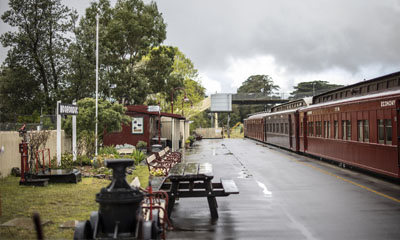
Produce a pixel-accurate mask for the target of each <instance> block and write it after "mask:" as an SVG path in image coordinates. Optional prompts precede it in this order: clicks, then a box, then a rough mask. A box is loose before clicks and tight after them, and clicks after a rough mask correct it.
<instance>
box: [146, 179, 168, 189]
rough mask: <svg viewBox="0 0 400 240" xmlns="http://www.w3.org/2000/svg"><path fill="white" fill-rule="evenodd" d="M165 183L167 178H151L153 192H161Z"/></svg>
mask: <svg viewBox="0 0 400 240" xmlns="http://www.w3.org/2000/svg"><path fill="white" fill-rule="evenodd" d="M164 181H165V177H155V176H151V178H149V185H150V186H151V187H152V189H153V191H158V190H160V188H161V186H162V185H163V183H164Z"/></svg>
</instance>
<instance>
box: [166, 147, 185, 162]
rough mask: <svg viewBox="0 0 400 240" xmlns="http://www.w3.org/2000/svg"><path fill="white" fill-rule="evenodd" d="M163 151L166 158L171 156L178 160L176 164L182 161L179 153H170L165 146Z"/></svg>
mask: <svg viewBox="0 0 400 240" xmlns="http://www.w3.org/2000/svg"><path fill="white" fill-rule="evenodd" d="M164 150H165V153H166V154H167V155H168V156H173V157H176V158H178V159H179V161H178V162H180V161H181V159H182V154H181V153H180V152H173V151H171V149H170V148H169V147H168V146H166V147H165V148H164Z"/></svg>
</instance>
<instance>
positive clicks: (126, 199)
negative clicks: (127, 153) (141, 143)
mask: <svg viewBox="0 0 400 240" xmlns="http://www.w3.org/2000/svg"><path fill="white" fill-rule="evenodd" d="M133 164H134V161H133V160H131V159H113V160H106V161H105V165H106V166H107V167H109V168H112V169H113V178H112V182H111V183H110V185H108V186H107V187H106V188H102V189H101V191H100V193H98V194H96V202H98V203H99V204H100V206H99V211H98V212H97V211H96V212H92V214H91V215H90V220H86V221H85V222H79V223H78V224H77V226H76V228H75V233H74V239H158V238H159V236H160V231H159V223H158V221H156V220H157V219H158V216H157V215H158V211H155V212H153V215H156V216H154V217H153V218H152V220H150V221H145V220H143V213H142V201H143V199H144V194H143V193H142V192H140V190H139V189H138V188H132V187H131V186H129V184H128V183H127V181H126V179H125V170H126V168H127V167H129V166H132V165H133Z"/></svg>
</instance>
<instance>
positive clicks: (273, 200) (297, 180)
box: [167, 139, 400, 240]
mask: <svg viewBox="0 0 400 240" xmlns="http://www.w3.org/2000/svg"><path fill="white" fill-rule="evenodd" d="M185 160H186V161H187V162H210V163H212V164H213V169H214V175H215V177H214V181H219V179H220V178H229V179H233V180H234V181H235V182H236V185H237V186H238V187H239V190H240V194H239V195H230V196H228V197H220V198H217V201H218V205H219V208H218V213H219V219H218V220H215V221H213V220H211V216H210V212H209V208H208V203H207V200H206V199H205V198H204V199H203V198H193V199H187V198H185V199H180V200H179V201H178V204H176V205H175V208H174V211H173V213H172V217H171V218H172V221H173V223H174V226H175V230H173V231H170V232H168V235H167V237H168V239H335V240H336V239H399V236H400V186H399V185H396V184H392V183H388V182H385V181H382V180H378V179H376V178H373V177H370V176H366V175H364V174H361V173H357V172H353V171H350V170H347V169H342V168H339V167H335V166H332V165H330V164H326V163H323V162H320V161H317V160H314V159H310V158H307V157H303V156H299V155H296V154H293V153H289V152H287V151H284V150H280V149H276V148H273V147H270V146H265V145H263V144H260V143H257V142H255V141H252V140H248V139H219V140H207V139H204V140H202V141H198V142H196V143H195V146H194V148H193V149H191V150H189V151H187V152H186V156H185Z"/></svg>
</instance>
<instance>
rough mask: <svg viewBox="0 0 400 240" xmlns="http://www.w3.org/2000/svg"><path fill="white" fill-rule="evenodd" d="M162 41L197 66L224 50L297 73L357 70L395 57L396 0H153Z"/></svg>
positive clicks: (221, 63) (216, 64) (210, 64)
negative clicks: (163, 30)
mask: <svg viewBox="0 0 400 240" xmlns="http://www.w3.org/2000/svg"><path fill="white" fill-rule="evenodd" d="M157 4H158V6H159V9H160V11H161V12H163V14H164V17H165V20H166V22H167V23H168V40H167V43H170V44H173V45H177V46H179V47H180V48H181V49H182V50H183V51H184V52H185V53H187V55H188V56H189V57H190V58H191V59H192V60H193V61H194V62H195V64H196V66H198V67H199V68H203V69H210V70H212V69H217V68H220V69H223V68H225V67H226V59H227V57H228V56H233V57H237V58H245V57H250V56H252V55H254V54H259V55H273V56H274V57H275V59H276V61H277V63H279V64H281V65H283V66H286V67H288V68H289V69H291V70H292V71H296V72H314V71H321V70H323V69H327V68H333V67H339V68H343V69H345V70H347V71H350V72H356V71H358V70H359V69H360V67H362V66H365V65H370V64H381V65H383V66H384V65H394V64H396V65H397V64H398V63H399V62H400V61H399V60H400V54H399V53H400V48H399V42H400V31H398V29H400V18H399V17H398V16H399V15H400V2H399V1H375V0H353V1H345V0H337V1H328V0H318V1H317V0H304V1H289V0H286V1H255V0H250V1H232V0H229V1H221V0H219V1H210V0H205V1H187V0H186V1H185V0H175V1H174V0H172V1H171V0H170V1H157Z"/></svg>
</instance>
